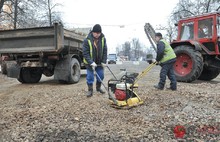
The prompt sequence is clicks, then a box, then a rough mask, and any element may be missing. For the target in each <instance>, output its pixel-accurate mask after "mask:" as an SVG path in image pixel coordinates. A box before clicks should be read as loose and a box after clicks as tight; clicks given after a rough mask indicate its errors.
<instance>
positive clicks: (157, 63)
mask: <svg viewBox="0 0 220 142" xmlns="http://www.w3.org/2000/svg"><path fill="white" fill-rule="evenodd" d="M152 63H153V64H154V63H156V65H159V64H160V62H158V61H157V60H156V59H152Z"/></svg>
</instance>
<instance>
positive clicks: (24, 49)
mask: <svg viewBox="0 0 220 142" xmlns="http://www.w3.org/2000/svg"><path fill="white" fill-rule="evenodd" d="M84 38H85V35H82V34H81V35H80V34H77V33H74V32H71V31H68V30H66V29H63V27H62V25H60V24H58V23H56V24H54V26H51V27H38V28H28V29H16V30H3V31H0V54H2V53H9V54H13V53H15V54H17V53H39V52H43V53H46V52H47V53H52V54H56V53H59V52H61V51H62V50H63V49H64V48H67V47H69V48H70V50H76V49H77V50H79V49H80V48H82V41H83V39H84Z"/></svg>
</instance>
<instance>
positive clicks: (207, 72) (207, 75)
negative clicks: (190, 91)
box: [198, 67, 220, 81]
mask: <svg viewBox="0 0 220 142" xmlns="http://www.w3.org/2000/svg"><path fill="white" fill-rule="evenodd" d="M219 73H220V72H219V69H215V68H207V67H204V68H203V71H202V73H201V75H200V76H199V78H198V79H199V80H205V81H210V80H212V79H214V78H216V77H217V76H218V75H219Z"/></svg>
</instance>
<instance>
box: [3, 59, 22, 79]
mask: <svg viewBox="0 0 220 142" xmlns="http://www.w3.org/2000/svg"><path fill="white" fill-rule="evenodd" d="M6 67H7V76H8V77H12V78H18V77H19V75H20V71H21V67H20V66H19V65H18V64H17V63H16V62H14V61H7V62H6Z"/></svg>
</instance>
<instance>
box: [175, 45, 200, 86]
mask: <svg viewBox="0 0 220 142" xmlns="http://www.w3.org/2000/svg"><path fill="white" fill-rule="evenodd" d="M174 51H175V53H176V56H177V60H176V63H175V64H174V72H175V75H176V79H177V81H180V82H192V81H194V80H196V79H198V77H199V76H200V74H201V72H202V70H203V57H202V54H201V53H200V52H199V51H196V50H194V49H193V47H191V46H188V45H182V46H177V47H176V48H174Z"/></svg>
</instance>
